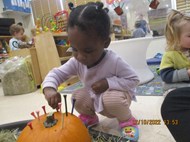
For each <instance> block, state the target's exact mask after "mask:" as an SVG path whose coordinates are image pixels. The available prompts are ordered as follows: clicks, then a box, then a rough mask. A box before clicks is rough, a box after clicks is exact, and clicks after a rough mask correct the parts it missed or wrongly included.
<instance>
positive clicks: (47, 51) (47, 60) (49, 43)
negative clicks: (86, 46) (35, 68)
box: [35, 32, 72, 80]
mask: <svg viewBox="0 0 190 142" xmlns="http://www.w3.org/2000/svg"><path fill="white" fill-rule="evenodd" d="M67 38H68V36H67V33H65V32H63V33H51V32H43V33H40V34H39V35H37V36H36V37H35V47H36V51H37V56H38V61H39V67H40V74H41V77H42V80H44V78H45V76H46V75H47V73H48V72H49V71H50V70H51V69H53V68H54V67H59V66H61V64H63V63H65V62H66V61H68V60H69V59H70V58H71V57H72V55H69V56H68V55H67V54H66V55H67V56H60V53H59V52H64V51H60V50H58V47H57V46H56V44H55V40H59V39H66V40H67ZM65 52H66V50H65Z"/></svg>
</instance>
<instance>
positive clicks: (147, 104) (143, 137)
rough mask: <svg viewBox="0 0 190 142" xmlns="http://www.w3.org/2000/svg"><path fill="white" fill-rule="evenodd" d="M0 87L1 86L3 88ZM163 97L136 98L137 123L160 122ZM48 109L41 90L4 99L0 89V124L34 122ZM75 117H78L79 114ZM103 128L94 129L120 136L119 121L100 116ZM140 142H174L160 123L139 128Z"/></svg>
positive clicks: (133, 105) (134, 110)
mask: <svg viewBox="0 0 190 142" xmlns="http://www.w3.org/2000/svg"><path fill="white" fill-rule="evenodd" d="M0 85H1V84H0ZM70 96H71V95H69V94H68V97H67V100H68V101H67V102H68V110H71V103H70ZM163 99H164V97H163V96H137V102H133V103H132V105H131V110H132V112H133V115H134V116H135V117H136V118H138V120H155V119H156V120H161V115H160V107H161V104H162V102H163ZM43 105H45V106H46V109H47V112H51V111H53V110H52V109H51V108H50V107H49V106H48V104H47V102H46V100H45V98H44V96H43V94H42V93H41V90H40V89H39V90H37V91H35V92H33V93H29V94H24V95H18V96H4V95H3V90H2V87H1V86H0V115H1V117H0V124H5V123H10V122H15V121H21V120H27V119H33V117H32V116H31V115H30V113H31V112H33V111H37V110H40V112H41V113H42V108H41V107H42V106H43ZM74 114H75V115H78V114H77V113H76V111H75V112H74ZM99 117H100V125H98V126H97V127H96V128H95V129H98V130H100V131H105V132H108V133H110V134H118V130H117V121H116V120H115V119H108V118H105V117H103V116H100V115H99ZM139 130H140V139H139V142H174V139H173V138H172V136H171V134H170V133H169V131H168V129H167V128H166V126H165V125H164V124H163V122H162V120H161V125H143V124H140V125H139Z"/></svg>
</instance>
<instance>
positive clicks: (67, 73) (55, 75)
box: [42, 58, 77, 108]
mask: <svg viewBox="0 0 190 142" xmlns="http://www.w3.org/2000/svg"><path fill="white" fill-rule="evenodd" d="M76 73H77V70H76V65H75V61H74V58H71V59H70V60H69V61H67V62H66V63H65V64H64V65H62V66H61V67H59V68H54V69H53V70H51V71H50V72H49V73H48V74H47V76H46V77H45V79H44V81H43V83H42V89H43V93H44V95H45V97H46V99H47V101H48V103H49V105H50V106H51V107H52V108H56V107H57V103H58V102H59V101H60V99H59V93H58V92H57V88H58V86H59V85H60V84H61V83H63V82H64V81H65V80H67V79H68V78H69V77H71V76H72V75H76Z"/></svg>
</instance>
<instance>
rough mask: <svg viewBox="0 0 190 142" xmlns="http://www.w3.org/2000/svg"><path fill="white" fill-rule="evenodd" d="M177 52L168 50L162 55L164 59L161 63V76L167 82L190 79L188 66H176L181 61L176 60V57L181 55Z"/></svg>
mask: <svg viewBox="0 0 190 142" xmlns="http://www.w3.org/2000/svg"><path fill="white" fill-rule="evenodd" d="M176 53H178V52H166V53H165V54H164V55H163V57H162V61H161V64H160V76H161V78H162V80H163V81H164V82H166V83H175V82H183V81H190V79H189V75H188V71H187V69H186V68H180V69H176V68H175V67H176V66H177V64H179V63H178V62H177V60H176V61H174V59H176V58H179V57H180V56H181V55H180V54H176ZM177 55H180V56H177ZM176 56H177V57H176ZM178 60H179V59H178Z"/></svg>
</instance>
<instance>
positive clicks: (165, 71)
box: [161, 10, 190, 142]
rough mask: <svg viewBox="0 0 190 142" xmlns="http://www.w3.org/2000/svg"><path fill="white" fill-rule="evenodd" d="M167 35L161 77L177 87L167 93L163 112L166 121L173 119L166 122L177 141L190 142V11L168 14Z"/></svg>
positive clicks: (173, 11) (174, 11)
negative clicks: (188, 12)
mask: <svg viewBox="0 0 190 142" xmlns="http://www.w3.org/2000/svg"><path fill="white" fill-rule="evenodd" d="M165 35H166V40H167V51H166V53H165V54H164V56H163V59H162V62H161V77H162V79H163V81H165V82H166V83H172V84H176V86H175V88H177V89H175V90H173V91H171V90H170V92H169V93H168V94H167V96H166V98H165V100H164V102H163V104H162V107H161V115H162V118H163V120H164V121H165V120H169V121H170V120H172V123H170V122H169V121H167V122H166V121H165V122H166V126H167V127H168V129H169V131H170V132H171V134H172V135H173V137H174V139H175V141H176V142H189V140H190V135H189V131H190V123H189V118H190V87H189V82H190V14H185V13H181V12H179V11H176V10H172V11H171V12H170V13H169V15H168V17H167V25H166V29H165ZM175 82H176V83H175ZM177 82H179V83H177ZM182 82H187V83H182ZM181 84H182V85H181ZM185 86H188V87H185ZM179 87H182V88H179ZM173 121H175V122H174V123H175V124H174V123H173ZM168 122H169V123H168ZM176 122H177V123H176ZM173 124H174V125H173Z"/></svg>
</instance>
